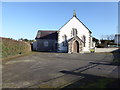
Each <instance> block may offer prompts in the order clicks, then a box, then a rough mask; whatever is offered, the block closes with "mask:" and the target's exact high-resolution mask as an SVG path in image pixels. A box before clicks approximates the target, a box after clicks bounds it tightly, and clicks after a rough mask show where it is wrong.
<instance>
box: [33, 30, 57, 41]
mask: <svg viewBox="0 0 120 90" xmlns="http://www.w3.org/2000/svg"><path fill="white" fill-rule="evenodd" d="M35 39H53V40H57V39H58V33H57V31H47V30H45V31H43V30H39V31H38V32H37V36H36V38H35Z"/></svg>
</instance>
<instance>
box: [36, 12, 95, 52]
mask: <svg viewBox="0 0 120 90" xmlns="http://www.w3.org/2000/svg"><path fill="white" fill-rule="evenodd" d="M91 34H92V32H91V31H90V30H89V29H88V28H87V27H86V26H85V25H84V24H83V23H82V22H81V21H80V20H79V19H78V18H77V16H76V12H75V11H74V13H73V17H72V18H71V19H70V20H69V21H68V22H67V23H66V24H64V25H63V26H62V27H61V28H60V29H59V30H56V31H55V30H54V31H49V30H38V33H37V35H36V38H35V39H36V42H35V45H34V46H35V47H34V49H35V50H36V51H57V52H68V53H83V52H90V49H91V48H94V47H95V43H94V42H93V41H92V36H91Z"/></svg>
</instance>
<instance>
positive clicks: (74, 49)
mask: <svg viewBox="0 0 120 90" xmlns="http://www.w3.org/2000/svg"><path fill="white" fill-rule="evenodd" d="M73 52H74V53H79V43H78V41H75V42H74V44H73Z"/></svg>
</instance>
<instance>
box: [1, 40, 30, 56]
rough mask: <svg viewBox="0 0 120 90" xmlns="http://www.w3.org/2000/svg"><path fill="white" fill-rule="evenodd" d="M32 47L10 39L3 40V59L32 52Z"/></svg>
mask: <svg viewBox="0 0 120 90" xmlns="http://www.w3.org/2000/svg"><path fill="white" fill-rule="evenodd" d="M30 47H31V46H30V44H27V43H25V42H22V41H17V40H12V39H8V38H2V41H0V48H2V50H1V51H2V52H1V53H2V58H6V57H10V56H14V55H19V54H25V53H27V52H29V51H30Z"/></svg>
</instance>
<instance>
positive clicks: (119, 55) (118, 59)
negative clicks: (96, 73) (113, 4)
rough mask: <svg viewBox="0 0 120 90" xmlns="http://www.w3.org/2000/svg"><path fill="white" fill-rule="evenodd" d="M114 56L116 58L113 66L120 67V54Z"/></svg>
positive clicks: (116, 53)
mask: <svg viewBox="0 0 120 90" xmlns="http://www.w3.org/2000/svg"><path fill="white" fill-rule="evenodd" d="M113 56H114V59H113V61H112V64H117V65H120V52H114V53H113Z"/></svg>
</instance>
